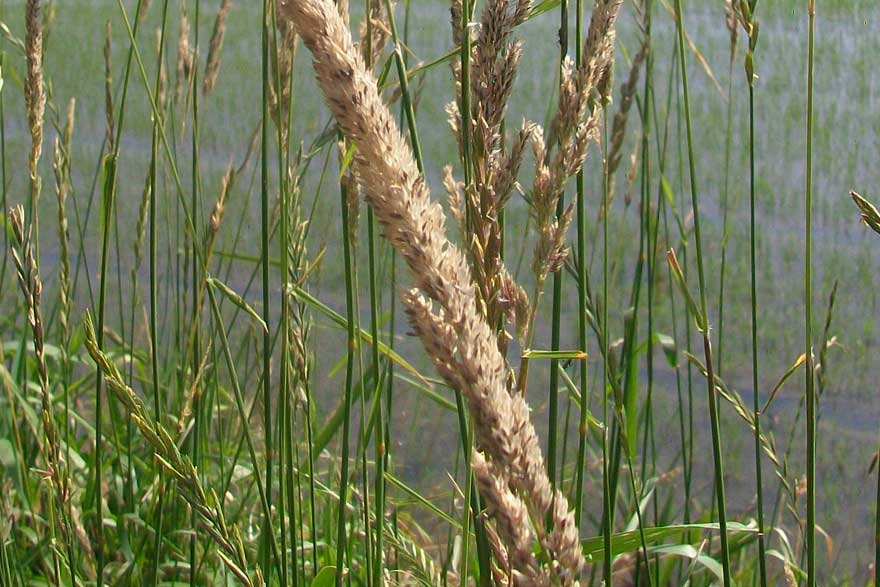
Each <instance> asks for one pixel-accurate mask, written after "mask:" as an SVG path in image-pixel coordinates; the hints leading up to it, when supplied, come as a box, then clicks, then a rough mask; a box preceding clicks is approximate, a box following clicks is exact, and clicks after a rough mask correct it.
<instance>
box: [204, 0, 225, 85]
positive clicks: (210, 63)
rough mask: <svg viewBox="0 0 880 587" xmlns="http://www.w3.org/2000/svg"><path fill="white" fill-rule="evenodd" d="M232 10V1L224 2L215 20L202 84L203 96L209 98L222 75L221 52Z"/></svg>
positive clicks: (223, 0)
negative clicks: (218, 77) (227, 21)
mask: <svg viewBox="0 0 880 587" xmlns="http://www.w3.org/2000/svg"><path fill="white" fill-rule="evenodd" d="M231 8H232V0H222V2H221V4H220V10H218V11H217V18H216V19H215V20H214V31H213V33H212V34H211V43H210V45H209V47H208V60H207V62H206V64H205V79H204V80H203V82H202V94H204V95H205V96H207V95H208V94H210V93H211V90H213V89H214V85H215V84H216V83H217V75H218V74H219V73H220V51H221V50H222V49H223V38H224V37H225V35H226V19H227V17H228V16H229V10H230V9H231Z"/></svg>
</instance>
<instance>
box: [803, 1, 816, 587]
mask: <svg viewBox="0 0 880 587" xmlns="http://www.w3.org/2000/svg"><path fill="white" fill-rule="evenodd" d="M808 2H809V4H808V10H807V11H808V13H809V19H810V24H809V33H808V35H809V40H808V57H807V144H806V150H807V178H806V187H805V192H804V208H805V209H804V215H805V218H804V220H805V225H806V226H805V234H804V352H805V353H806V355H807V365H806V370H805V373H806V377H805V378H806V398H807V527H806V534H807V587H815V586H816V393H815V386H814V383H815V381H814V379H813V375H814V368H813V324H812V322H813V305H812V302H813V300H812V297H813V279H812V263H813V258H812V256H813V81H814V80H813V61H814V45H815V30H816V1H815V0H808Z"/></svg>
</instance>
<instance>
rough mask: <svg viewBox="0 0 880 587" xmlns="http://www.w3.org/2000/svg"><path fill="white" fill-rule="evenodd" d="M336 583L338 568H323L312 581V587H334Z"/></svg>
mask: <svg viewBox="0 0 880 587" xmlns="http://www.w3.org/2000/svg"><path fill="white" fill-rule="evenodd" d="M335 582H336V567H334V566H332V565H330V566H326V567H324V568H322V569H321V570H320V571H318V574H317V575H315V578H314V579H312V587H333V585H334V583H335Z"/></svg>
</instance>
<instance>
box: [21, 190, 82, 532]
mask: <svg viewBox="0 0 880 587" xmlns="http://www.w3.org/2000/svg"><path fill="white" fill-rule="evenodd" d="M7 217H8V219H9V224H10V226H11V228H12V234H13V237H14V238H15V242H16V244H17V245H18V249H15V248H13V249H12V259H13V261H14V263H15V269H16V273H17V275H18V284H19V288H20V289H21V293H22V295H23V296H24V299H25V305H26V307H27V321H28V324H29V326H30V328H31V333H32V335H33V336H32V340H33V344H34V354H35V355H36V359H37V375H38V379H39V388H40V402H41V408H42V412H41V416H42V423H43V430H42V438H41V439H39V440H38V445H39V446H40V450H41V453H42V455H43V459H44V464H45V467H46V469H47V472H46V475H45V477H46V479H47V480H48V481H49V483H50V487H51V488H52V489H53V494H54V497H55V498H56V499H57V500H58V503H59V505H61V506H63V508H62V511H66V509H67V508H66V506H65V505H64V504H66V503H67V501H68V499H69V497H70V484H69V478H68V475H67V470H66V467H65V465H64V463H63V462H62V460H61V439H60V437H59V435H58V429H57V426H56V423H55V415H54V411H53V408H52V396H51V389H50V387H49V370H48V366H47V363H46V350H45V346H44V341H45V332H44V329H43V313H42V295H43V282H42V280H41V279H40V268H39V265H38V264H37V259H36V258H35V257H34V250H33V232H32V230H31V228H30V227H27V228H26V227H25V225H24V208H22V206H21V205H18V206H13V207H11V208H9V211H8V215H7ZM66 528H67V526H66V525H65V524H62V532H63V533H64V534H65V541H66V537H67V532H66Z"/></svg>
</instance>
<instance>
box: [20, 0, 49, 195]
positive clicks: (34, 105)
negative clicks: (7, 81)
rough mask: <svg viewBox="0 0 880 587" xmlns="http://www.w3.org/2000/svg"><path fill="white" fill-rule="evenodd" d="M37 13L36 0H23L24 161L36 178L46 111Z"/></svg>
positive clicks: (40, 22)
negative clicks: (28, 140)
mask: <svg viewBox="0 0 880 587" xmlns="http://www.w3.org/2000/svg"><path fill="white" fill-rule="evenodd" d="M40 13H41V11H40V0H27V5H26V7H25V42H24V44H25V58H26V60H27V76H26V78H25V85H24V99H25V108H26V109H27V118H28V128H29V130H30V134H31V153H30V159H29V161H28V163H29V169H30V174H31V177H32V178H36V177H37V163H38V162H39V160H40V155H41V154H42V152H43V115H44V113H45V111H46V92H45V88H44V84H43V21H42V18H41V16H40Z"/></svg>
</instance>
